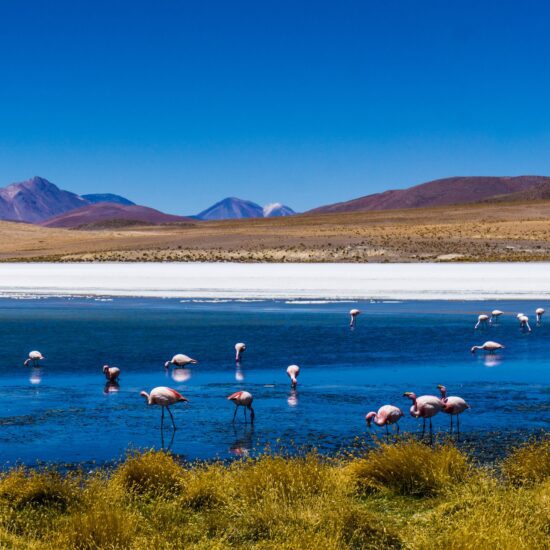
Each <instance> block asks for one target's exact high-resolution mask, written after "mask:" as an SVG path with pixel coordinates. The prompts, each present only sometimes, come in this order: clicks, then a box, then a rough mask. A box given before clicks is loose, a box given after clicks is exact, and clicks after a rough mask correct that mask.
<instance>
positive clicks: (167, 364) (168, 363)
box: [164, 361, 172, 369]
mask: <svg viewBox="0 0 550 550" xmlns="http://www.w3.org/2000/svg"><path fill="white" fill-rule="evenodd" d="M171 364H172V362H171V361H166V363H164V368H165V369H167V368H168V367H169V366H170V365H171Z"/></svg>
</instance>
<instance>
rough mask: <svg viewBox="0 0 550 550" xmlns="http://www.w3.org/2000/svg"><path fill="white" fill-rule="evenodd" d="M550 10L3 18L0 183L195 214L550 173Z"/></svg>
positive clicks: (186, 5)
mask: <svg viewBox="0 0 550 550" xmlns="http://www.w3.org/2000/svg"><path fill="white" fill-rule="evenodd" d="M549 71H550V7H549V6H548V3H547V2H544V1H543V0H537V1H530V0H522V1H521V2H520V1H519V0H518V1H515V2H507V1H504V0H499V1H497V0H495V1H487V0H472V1H470V0H460V1H459V0H456V1H452V0H432V1H423V0H400V1H397V0H377V1H368V0H356V1H354V2H348V1H342V0H339V1H337V2H336V1H331V2H323V1H319V0H318V1H313V0H312V1H307V2H306V1H302V2H300V1H298V0H292V1H284V0H274V1H269V0H254V1H250V2H243V1H239V0H232V1H227V0H225V1H219V2H211V1H205V0H200V1H199V0H197V1H196V2H190V1H187V2H186V1H184V0H180V1H170V0H155V1H139V0H133V1H122V0H108V1H104V0H93V1H87V0H70V1H69V0H67V1H56V0H49V1H46V0H35V1H26V0H13V1H8V0H6V1H3V2H0V185H7V184H8V183H12V182H14V181H21V180H23V179H27V178H28V177H30V176H33V175H41V176H44V177H46V178H48V179H50V180H51V181H53V182H55V183H56V184H58V185H59V186H60V187H62V188H66V189H69V190H71V191H75V192H78V193H89V192H107V191H110V192H115V193H120V194H122V195H126V196H128V197H129V198H131V199H133V200H134V201H136V202H138V203H141V204H147V205H150V206H153V207H156V208H160V209H162V210H165V211H168V212H173V213H180V214H189V213H195V212H197V211H199V210H202V209H203V208H206V207H207V206H209V205H210V204H211V203H213V202H215V201H217V200H219V199H221V198H223V197H226V196H228V195H235V196H239V197H242V198H247V199H250V200H254V201H256V202H259V203H261V204H264V203H267V202H271V201H281V202H284V203H286V204H288V205H289V206H291V207H293V208H295V209H296V210H306V209H308V208H311V207H315V206H318V205H321V204H326V203H331V202H335V201H340V200H345V199H350V198H355V197H358V196H361V195H365V194H368V193H372V192H376V191H380V190H384V189H387V188H398V187H407V186H409V185H412V184H415V183H420V182H423V181H427V180H430V179H434V178H437V177H444V176H451V175H518V174H546V175H550V73H549Z"/></svg>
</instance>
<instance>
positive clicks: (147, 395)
mask: <svg viewBox="0 0 550 550" xmlns="http://www.w3.org/2000/svg"><path fill="white" fill-rule="evenodd" d="M139 395H141V397H145V399H147V403H149V394H148V393H147V392H146V391H142V392H139Z"/></svg>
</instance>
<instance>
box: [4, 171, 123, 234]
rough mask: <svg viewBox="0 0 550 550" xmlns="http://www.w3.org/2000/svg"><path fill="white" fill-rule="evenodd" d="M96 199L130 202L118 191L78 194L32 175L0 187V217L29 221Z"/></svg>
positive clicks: (86, 203)
mask: <svg viewBox="0 0 550 550" xmlns="http://www.w3.org/2000/svg"><path fill="white" fill-rule="evenodd" d="M97 202H110V203H119V204H124V205H128V206H130V205H133V204H134V203H133V202H131V201H129V200H128V199H126V198H124V197H121V196H120V195H114V194H112V193H103V194H91V195H84V196H80V195H77V194H76V193H71V192H70V191H64V190H62V189H59V187H57V185H55V184H54V183H52V182H51V181H48V180H47V179H45V178H41V177H39V176H35V177H34V178H31V179H30V180H27V181H23V182H20V183H12V184H11V185H8V186H7V187H3V188H0V219H1V220H8V221H20V222H29V223H41V222H43V221H44V220H47V219H49V218H52V217H55V216H58V215H60V214H64V213H65V212H70V211H72V210H76V209H78V208H82V207H85V206H87V205H90V204H94V203H97Z"/></svg>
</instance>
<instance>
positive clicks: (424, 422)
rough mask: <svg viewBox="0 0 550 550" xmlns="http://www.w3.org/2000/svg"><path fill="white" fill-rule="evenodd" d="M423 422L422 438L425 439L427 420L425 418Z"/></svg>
mask: <svg viewBox="0 0 550 550" xmlns="http://www.w3.org/2000/svg"><path fill="white" fill-rule="evenodd" d="M422 420H423V422H422V437H424V434H425V433H426V419H425V418H423V419H422Z"/></svg>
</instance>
